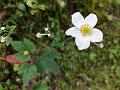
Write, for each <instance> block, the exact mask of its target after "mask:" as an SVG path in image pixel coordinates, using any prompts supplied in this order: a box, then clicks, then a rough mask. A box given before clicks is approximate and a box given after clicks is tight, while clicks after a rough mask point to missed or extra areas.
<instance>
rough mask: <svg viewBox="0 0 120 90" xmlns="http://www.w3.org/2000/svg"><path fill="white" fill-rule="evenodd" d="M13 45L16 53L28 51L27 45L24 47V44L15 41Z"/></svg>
mask: <svg viewBox="0 0 120 90" xmlns="http://www.w3.org/2000/svg"><path fill="white" fill-rule="evenodd" d="M11 45H12V46H13V48H14V49H15V50H16V51H24V50H26V48H25V45H24V43H23V42H22V41H13V42H12V43H11Z"/></svg>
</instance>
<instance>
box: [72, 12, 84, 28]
mask: <svg viewBox="0 0 120 90" xmlns="http://www.w3.org/2000/svg"><path fill="white" fill-rule="evenodd" d="M71 16H72V23H73V25H74V26H75V27H77V28H81V26H82V25H83V24H85V19H84V17H83V16H82V15H81V14H80V12H76V13H74V14H73V15H71Z"/></svg>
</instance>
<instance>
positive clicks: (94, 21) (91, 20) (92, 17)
mask: <svg viewBox="0 0 120 90" xmlns="http://www.w3.org/2000/svg"><path fill="white" fill-rule="evenodd" d="M85 23H86V24H89V25H90V26H91V28H93V27H94V26H95V25H96V24H97V16H96V15H95V14H89V15H88V16H87V17H86V18H85Z"/></svg>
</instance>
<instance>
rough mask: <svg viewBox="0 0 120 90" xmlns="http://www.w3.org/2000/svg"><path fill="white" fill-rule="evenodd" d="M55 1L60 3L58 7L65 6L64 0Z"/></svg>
mask: <svg viewBox="0 0 120 90" xmlns="http://www.w3.org/2000/svg"><path fill="white" fill-rule="evenodd" d="M57 3H58V4H59V5H60V7H62V8H63V7H65V1H64V0H57Z"/></svg>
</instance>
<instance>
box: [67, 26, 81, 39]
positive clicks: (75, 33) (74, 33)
mask: <svg viewBox="0 0 120 90" xmlns="http://www.w3.org/2000/svg"><path fill="white" fill-rule="evenodd" d="M65 34H66V35H68V36H69V35H71V36H72V37H80V36H81V33H80V30H79V29H77V28H76V27H71V28H69V29H68V30H67V31H66V32H65Z"/></svg>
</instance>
